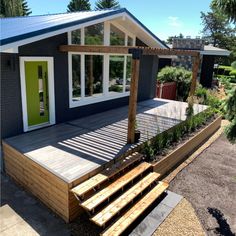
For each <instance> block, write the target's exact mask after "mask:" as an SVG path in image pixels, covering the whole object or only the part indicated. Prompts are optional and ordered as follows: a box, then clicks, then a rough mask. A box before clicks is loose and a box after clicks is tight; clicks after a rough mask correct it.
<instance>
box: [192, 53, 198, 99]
mask: <svg viewBox="0 0 236 236" xmlns="http://www.w3.org/2000/svg"><path fill="white" fill-rule="evenodd" d="M199 65H200V56H197V57H194V58H193V66H192V73H193V74H192V81H191V87H190V92H189V96H190V97H192V96H194V93H195V90H196V86H197V74H198V70H199Z"/></svg>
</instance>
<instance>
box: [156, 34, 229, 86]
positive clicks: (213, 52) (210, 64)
mask: <svg viewBox="0 0 236 236" xmlns="http://www.w3.org/2000/svg"><path fill="white" fill-rule="evenodd" d="M168 46H169V47H170V48H172V49H181V50H196V51H199V52H200V55H201V65H200V68H199V81H200V83H201V84H202V85H203V86H204V87H207V88H210V87H211V86H212V80H213V70H214V62H215V58H216V57H222V56H229V54H230V52H229V51H228V50H226V49H222V48H218V47H214V46H212V45H205V41H204V40H203V39H200V38H195V39H192V38H173V44H172V45H168ZM166 65H169V66H170V65H171V66H182V67H184V68H186V69H188V70H191V69H192V58H191V57H189V56H186V55H185V56H178V57H172V59H165V60H164V59H162V61H161V64H160V66H159V69H160V68H163V67H165V66H166Z"/></svg>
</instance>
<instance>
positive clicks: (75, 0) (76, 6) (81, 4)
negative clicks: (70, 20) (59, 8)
mask: <svg viewBox="0 0 236 236" xmlns="http://www.w3.org/2000/svg"><path fill="white" fill-rule="evenodd" d="M90 10H91V4H90V2H89V0H71V1H70V3H69V4H68V6H67V12H74V11H90Z"/></svg>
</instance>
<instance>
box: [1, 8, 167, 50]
mask: <svg viewBox="0 0 236 236" xmlns="http://www.w3.org/2000/svg"><path fill="white" fill-rule="evenodd" d="M120 13H126V14H127V15H128V16H130V17H131V18H132V19H133V20H134V21H135V22H136V23H137V24H138V25H140V26H141V27H142V28H143V29H144V30H145V31H146V32H147V33H148V34H150V35H151V36H152V37H153V38H154V39H155V40H157V41H158V42H159V43H160V44H161V45H163V46H164V47H166V48H167V49H169V47H168V46H167V45H166V44H165V43H164V42H163V41H162V40H160V39H159V38H158V37H157V36H156V35H155V34H154V33H153V32H151V31H150V30H149V29H148V28H147V27H146V26H145V25H144V24H143V23H142V22H140V21H139V20H138V19H137V18H136V17H135V16H134V15H133V14H132V13H130V12H129V11H128V10H127V9H126V8H120V9H117V10H114V11H111V12H106V13H103V14H99V15H96V16H91V17H88V18H85V19H80V20H77V21H73V22H68V23H65V24H60V25H57V26H52V27H49V28H46V29H42V30H36V31H33V32H30V33H26V34H22V35H18V36H14V37H11V38H6V39H2V40H0V45H1V46H5V45H7V44H10V43H15V42H17V41H21V40H24V39H28V38H32V37H36V36H39V35H42V34H47V33H50V32H52V31H57V30H61V29H64V28H68V27H71V26H75V25H77V24H83V23H86V22H89V21H93V20H97V19H100V18H104V17H109V16H113V15H117V14H120ZM63 14H65V13H63Z"/></svg>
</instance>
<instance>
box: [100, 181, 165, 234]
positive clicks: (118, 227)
mask: <svg viewBox="0 0 236 236" xmlns="http://www.w3.org/2000/svg"><path fill="white" fill-rule="evenodd" d="M167 187H168V184H167V183H165V182H159V184H158V185H157V186H155V187H154V188H153V189H152V190H151V191H150V192H148V193H147V194H146V195H145V196H144V197H143V198H141V199H140V200H139V201H138V202H137V203H136V204H135V205H134V206H132V208H130V209H129V210H128V211H127V212H126V213H125V214H124V215H123V216H122V217H121V218H119V219H118V220H117V221H116V222H115V223H114V224H113V225H111V227H109V228H108V229H107V230H105V231H104V232H103V233H102V234H101V235H103V236H111V235H112V236H118V235H120V234H121V233H122V232H124V231H125V230H126V229H127V228H128V227H129V225H131V224H132V223H133V222H134V221H135V220H136V219H137V218H138V217H139V216H140V215H141V214H142V213H143V212H144V211H145V210H146V209H147V208H148V207H149V206H150V205H151V204H152V203H153V202H154V201H155V200H156V199H157V198H158V197H159V196H160V195H161V194H162V193H163V192H164V191H165V190H166V189H167Z"/></svg>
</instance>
